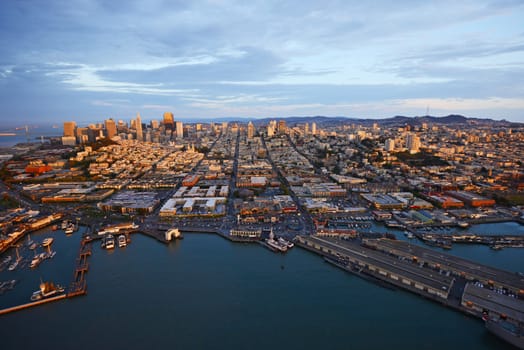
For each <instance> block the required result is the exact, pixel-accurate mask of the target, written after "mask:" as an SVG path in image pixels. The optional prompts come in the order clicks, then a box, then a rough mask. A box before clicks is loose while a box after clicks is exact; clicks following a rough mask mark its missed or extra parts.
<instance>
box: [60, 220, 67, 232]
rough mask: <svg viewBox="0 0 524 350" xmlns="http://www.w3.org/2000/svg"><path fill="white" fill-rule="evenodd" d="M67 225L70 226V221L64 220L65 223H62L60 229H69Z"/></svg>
mask: <svg viewBox="0 0 524 350" xmlns="http://www.w3.org/2000/svg"><path fill="white" fill-rule="evenodd" d="M67 225H69V221H67V220H64V221H62V225H60V228H61V229H62V230H65V229H66V228H67Z"/></svg>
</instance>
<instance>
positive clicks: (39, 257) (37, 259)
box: [29, 253, 44, 269]
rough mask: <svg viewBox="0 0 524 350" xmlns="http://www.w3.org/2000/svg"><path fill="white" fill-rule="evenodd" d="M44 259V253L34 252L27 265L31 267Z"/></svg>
mask: <svg viewBox="0 0 524 350" xmlns="http://www.w3.org/2000/svg"><path fill="white" fill-rule="evenodd" d="M42 260H44V253H40V254H36V255H35V256H34V257H33V260H31V264H30V265H29V266H30V267H31V268H32V269H33V268H35V267H37V266H38V265H40V263H41V262H42Z"/></svg>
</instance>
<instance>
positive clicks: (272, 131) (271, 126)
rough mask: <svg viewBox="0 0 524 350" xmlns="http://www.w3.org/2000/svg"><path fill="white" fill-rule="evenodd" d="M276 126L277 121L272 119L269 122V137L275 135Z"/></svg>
mask: <svg viewBox="0 0 524 350" xmlns="http://www.w3.org/2000/svg"><path fill="white" fill-rule="evenodd" d="M275 126H276V121H274V120H272V121H270V122H269V124H268V125H267V136H268V137H273V136H274V135H275Z"/></svg>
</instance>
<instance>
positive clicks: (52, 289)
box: [31, 282, 65, 301]
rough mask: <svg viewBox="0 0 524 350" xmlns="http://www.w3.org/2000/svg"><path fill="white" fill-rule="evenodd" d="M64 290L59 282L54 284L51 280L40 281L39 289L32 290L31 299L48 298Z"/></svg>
mask: <svg viewBox="0 0 524 350" xmlns="http://www.w3.org/2000/svg"><path fill="white" fill-rule="evenodd" d="M64 290H65V288H64V287H62V286H60V285H59V284H57V285H55V284H54V283H53V282H42V283H40V289H39V290H37V291H35V292H33V294H32V295H31V301H36V300H40V299H44V298H50V297H52V296H55V295H57V294H60V293H63V292H64Z"/></svg>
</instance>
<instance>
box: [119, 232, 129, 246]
mask: <svg viewBox="0 0 524 350" xmlns="http://www.w3.org/2000/svg"><path fill="white" fill-rule="evenodd" d="M125 246H127V239H126V236H125V235H120V236H118V248H122V247H125Z"/></svg>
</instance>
